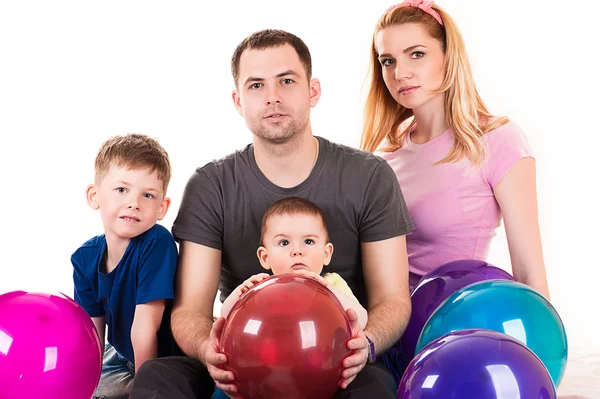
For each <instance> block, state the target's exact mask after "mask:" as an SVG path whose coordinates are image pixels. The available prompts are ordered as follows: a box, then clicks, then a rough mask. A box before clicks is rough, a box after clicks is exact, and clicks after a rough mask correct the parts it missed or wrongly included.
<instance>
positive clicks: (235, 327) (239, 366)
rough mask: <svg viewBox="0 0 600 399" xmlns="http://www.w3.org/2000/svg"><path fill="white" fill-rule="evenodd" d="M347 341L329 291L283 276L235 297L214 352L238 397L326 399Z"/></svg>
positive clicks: (345, 325)
mask: <svg viewBox="0 0 600 399" xmlns="http://www.w3.org/2000/svg"><path fill="white" fill-rule="evenodd" d="M351 337H352V330H351V328H350V322H349V321H348V317H347V316H346V312H345V311H344V309H343V307H342V305H341V303H340V302H339V300H338V299H337V298H336V296H335V295H334V294H333V293H332V292H331V291H330V290H328V289H327V288H325V287H324V286H322V285H321V284H319V283H317V282H316V281H314V280H312V279H310V278H307V277H304V276H298V275H294V274H283V275H278V276H272V277H269V278H268V279H266V280H263V281H262V282H261V283H259V284H257V285H256V286H254V287H252V289H250V290H249V291H248V292H246V293H245V294H244V295H243V296H242V297H241V298H240V300H239V301H238V303H236V304H235V306H234V307H233V309H232V310H231V312H230V313H229V317H228V318H227V321H226V322H225V326H224V328H223V332H222V334H221V338H220V348H221V352H223V353H224V354H225V355H226V356H227V363H225V365H224V368H225V369H227V370H230V371H232V372H233V374H234V375H235V379H236V384H237V387H238V391H239V393H240V394H241V396H242V397H243V398H250V399H252V398H265V399H268V398H278V399H280V398H330V397H331V396H333V394H334V393H335V392H336V390H337V388H338V385H337V384H338V382H339V381H340V379H341V371H342V360H343V359H344V358H345V357H346V356H347V355H348V354H349V352H350V351H349V350H348V348H347V347H346V342H347V341H348V339H350V338H351Z"/></svg>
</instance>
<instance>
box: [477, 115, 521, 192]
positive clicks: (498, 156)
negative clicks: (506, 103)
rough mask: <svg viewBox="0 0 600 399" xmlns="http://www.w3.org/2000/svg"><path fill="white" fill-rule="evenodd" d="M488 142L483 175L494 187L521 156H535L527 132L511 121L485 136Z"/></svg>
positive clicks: (493, 187)
mask: <svg viewBox="0 0 600 399" xmlns="http://www.w3.org/2000/svg"><path fill="white" fill-rule="evenodd" d="M484 137H485V139H486V143H487V149H486V150H487V154H486V160H485V162H484V163H483V175H484V177H485V179H486V181H487V182H488V184H489V185H490V187H492V189H495V188H496V186H497V185H498V183H500V180H502V177H504V175H505V174H506V172H508V171H509V170H510V168H511V167H512V166H513V165H514V164H515V163H516V162H517V161H518V160H520V159H521V158H526V157H533V152H532V151H531V148H530V147H529V143H528V142H527V137H526V136H525V133H523V131H522V130H521V129H520V128H519V127H518V126H517V125H516V124H514V123H512V122H509V123H507V124H505V125H503V126H501V127H499V128H497V129H495V130H492V131H491V132H489V133H487V134H486V135H485V136H484Z"/></svg>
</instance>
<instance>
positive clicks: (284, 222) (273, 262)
mask: <svg viewBox="0 0 600 399" xmlns="http://www.w3.org/2000/svg"><path fill="white" fill-rule="evenodd" d="M263 244H264V247H265V248H266V251H265V255H264V256H263V258H262V259H261V261H262V262H263V266H268V268H270V269H271V270H273V274H283V273H289V272H292V271H295V270H309V271H311V272H314V273H317V274H320V273H321V270H323V265H328V264H329V261H330V260H331V254H332V252H333V246H332V245H331V244H330V243H328V242H327V233H326V232H325V229H324V227H323V223H322V222H321V220H320V219H319V218H318V217H316V216H312V215H306V214H295V215H274V216H272V217H271V218H270V219H269V221H268V222H267V229H266V232H265V235H264V240H263Z"/></svg>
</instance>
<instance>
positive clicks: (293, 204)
mask: <svg viewBox="0 0 600 399" xmlns="http://www.w3.org/2000/svg"><path fill="white" fill-rule="evenodd" d="M299 214H300V215H309V216H314V217H316V218H319V219H321V223H322V224H323V230H325V241H326V242H329V231H328V230H327V222H326V221H325V214H324V213H323V211H322V210H321V208H319V207H318V206H317V205H315V204H314V203H313V202H311V201H309V200H306V199H304V198H298V197H287V198H284V199H280V200H279V201H277V202H275V203H274V204H273V205H271V206H270V207H269V209H267V211H266V212H265V214H264V216H263V219H262V226H261V228H260V243H261V245H264V243H263V239H264V237H265V233H266V231H267V223H268V222H269V219H271V217H273V216H283V215H299Z"/></svg>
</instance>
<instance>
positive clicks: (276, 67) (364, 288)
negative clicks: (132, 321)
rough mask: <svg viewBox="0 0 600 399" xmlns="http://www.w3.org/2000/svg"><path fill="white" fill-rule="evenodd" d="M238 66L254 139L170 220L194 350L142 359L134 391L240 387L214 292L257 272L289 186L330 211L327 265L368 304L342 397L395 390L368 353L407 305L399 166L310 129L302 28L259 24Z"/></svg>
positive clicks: (242, 107) (215, 168)
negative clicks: (293, 30)
mask: <svg viewBox="0 0 600 399" xmlns="http://www.w3.org/2000/svg"><path fill="white" fill-rule="evenodd" d="M232 74H233V78H234V81H235V85H236V89H235V90H234V92H233V102H234V105H235V107H236V108H237V110H238V112H239V113H240V115H242V116H243V117H244V119H245V122H246V125H247V126H248V128H249V129H250V131H251V132H252V133H253V143H252V144H251V145H249V146H247V147H246V148H245V149H244V150H243V151H240V152H236V153H234V154H231V155H229V156H228V157H226V158H223V159H221V160H219V161H214V162H211V163H209V164H207V165H205V166H204V167H202V168H199V169H197V170H196V172H195V173H194V174H193V175H192V177H191V178H190V180H189V182H188V184H187V187H186V190H185V193H184V196H183V199H182V203H181V206H180V209H179V214H178V216H177V219H176V220H175V223H174V224H173V235H174V236H175V238H176V239H177V240H179V242H180V261H179V269H178V277H177V285H176V299H175V303H174V307H173V312H172V317H171V322H172V326H171V327H172V330H173V334H174V336H175V339H176V340H177V343H178V344H179V346H180V347H181V349H182V350H183V351H184V352H185V353H186V354H187V355H188V357H173V358H166V359H161V360H158V361H153V362H149V363H146V364H145V365H144V366H143V367H142V368H141V369H140V370H139V372H138V373H137V375H136V379H135V382H134V387H133V392H132V395H131V398H133V399H137V398H147V397H152V398H167V397H168V398H208V397H210V395H211V393H212V390H213V380H214V381H215V383H216V386H217V387H218V388H221V389H222V390H224V391H225V392H226V393H228V394H229V395H231V396H234V395H235V392H236V391H237V387H236V386H235V381H234V376H233V373H231V372H229V371H225V370H223V369H222V368H220V365H222V364H223V363H225V362H226V360H227V359H226V357H225V355H224V354H221V353H219V351H218V345H217V338H218V337H219V336H220V333H221V331H222V328H223V325H224V321H225V320H224V319H223V318H219V319H217V320H216V321H215V322H214V323H213V314H212V311H213V303H214V298H215V296H216V293H217V290H218V289H219V288H220V290H221V294H222V295H221V300H223V299H224V298H226V297H227V296H228V295H229V294H230V293H231V291H232V290H233V289H234V288H235V287H237V286H238V285H239V284H240V283H241V282H242V281H243V280H245V279H246V278H248V277H249V276H251V275H253V274H256V273H259V272H261V270H262V269H261V266H260V263H259V261H258V259H257V257H256V249H257V248H258V246H259V244H260V223H261V219H262V216H263V213H264V212H265V210H266V209H267V208H268V207H269V206H270V205H271V204H273V203H274V202H275V201H277V200H279V199H281V198H284V197H287V196H298V197H303V198H306V199H308V200H310V201H312V202H314V203H315V204H317V205H318V206H319V207H320V208H321V209H322V210H323V211H324V213H325V215H326V217H327V224H328V225H329V226H330V235H331V242H332V243H333V244H334V245H335V246H336V256H335V257H334V259H333V260H332V262H331V264H330V265H329V266H328V272H335V273H338V274H340V275H341V276H342V277H343V278H344V279H345V280H346V281H347V282H348V284H349V285H350V288H351V289H352V291H353V292H354V293H355V294H356V297H357V298H358V299H359V301H360V302H361V303H362V305H363V306H365V307H366V308H367V310H368V312H369V320H368V324H367V326H366V328H365V330H364V331H361V330H360V329H359V327H358V320H357V315H356V313H355V312H353V311H352V310H349V311H348V317H349V319H350V321H351V325H352V328H353V338H352V339H351V340H349V341H348V348H349V349H352V350H354V353H353V354H352V355H350V356H348V357H347V358H346V359H344V362H343V368H344V370H343V373H342V377H341V380H340V389H339V390H338V392H337V394H336V395H335V398H372V397H376V398H388V397H389V398H395V390H396V385H395V384H394V380H393V377H392V376H391V374H390V373H389V372H388V371H387V370H386V369H385V367H384V366H383V364H382V363H381V362H380V361H377V362H375V363H372V362H374V361H375V358H376V356H377V355H379V354H381V353H383V352H384V351H385V350H386V349H387V348H389V347H390V346H391V345H392V344H394V343H395V342H396V341H397V340H398V338H399V337H400V335H401V333H402V332H403V330H404V328H405V327H406V324H407V323H408V319H409V316H410V297H409V290H408V259H407V254H406V242H405V237H404V235H405V234H407V233H408V232H410V231H411V230H413V229H414V226H413V223H412V221H411V220H410V218H409V216H408V214H407V210H406V205H405V203H404V199H403V197H402V193H401V191H400V187H399V186H398V183H397V180H396V177H395V175H394V173H393V171H392V170H391V168H390V167H389V166H388V165H387V163H386V162H385V161H383V160H382V159H381V158H378V157H375V156H373V155H370V154H368V153H366V152H362V151H358V150H356V149H352V148H349V147H345V146H341V145H337V144H334V143H331V142H329V141H327V140H325V139H323V138H319V137H315V136H313V134H312V130H311V126H310V108H311V107H314V106H315V105H316V104H317V103H318V101H319V97H320V95H321V88H320V83H319V81H318V80H317V79H312V78H311V58H310V53H309V51H308V48H307V47H306V45H305V44H304V43H303V42H302V40H300V39H299V38H298V37H296V36H294V35H292V34H290V33H287V32H283V31H277V30H264V31H260V32H256V33H254V34H252V35H251V36H249V37H248V38H246V39H245V40H244V41H242V42H241V43H240V45H239V46H238V48H237V49H236V50H235V52H234V54H233V57H232Z"/></svg>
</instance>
